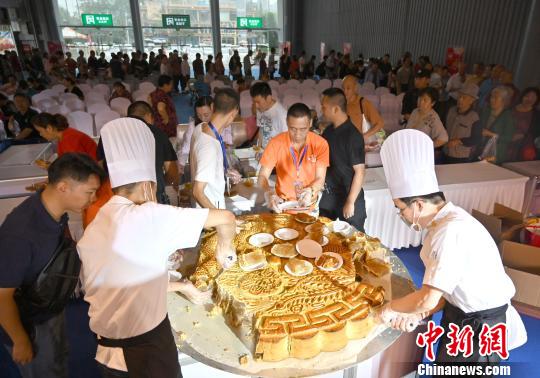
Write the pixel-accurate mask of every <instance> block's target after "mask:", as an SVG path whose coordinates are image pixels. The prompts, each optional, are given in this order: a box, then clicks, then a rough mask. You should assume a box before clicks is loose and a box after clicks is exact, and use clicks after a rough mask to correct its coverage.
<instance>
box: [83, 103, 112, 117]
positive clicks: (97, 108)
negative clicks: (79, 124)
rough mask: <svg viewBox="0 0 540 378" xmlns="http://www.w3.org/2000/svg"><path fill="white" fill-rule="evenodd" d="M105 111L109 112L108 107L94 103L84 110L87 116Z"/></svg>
mask: <svg viewBox="0 0 540 378" xmlns="http://www.w3.org/2000/svg"><path fill="white" fill-rule="evenodd" d="M107 110H111V108H110V107H109V105H107V104H101V103H95V104H91V105H88V108H87V109H86V111H87V112H88V114H92V115H94V114H97V113H100V112H104V111H107Z"/></svg>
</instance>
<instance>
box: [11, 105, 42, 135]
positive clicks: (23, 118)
mask: <svg viewBox="0 0 540 378" xmlns="http://www.w3.org/2000/svg"><path fill="white" fill-rule="evenodd" d="M37 114H38V112H36V111H35V110H34V109H32V108H29V109H28V110H27V111H26V113H24V114H21V113H20V112H17V113H15V114H13V118H14V119H15V121H17V122H18V123H19V128H20V129H21V131H23V130H24V129H31V130H32V132H31V133H30V135H28V136H27V137H26V139H27V140H28V139H41V137H40V136H39V133H38V132H37V130H36V129H35V128H34V125H32V118H34V116H35V115H37Z"/></svg>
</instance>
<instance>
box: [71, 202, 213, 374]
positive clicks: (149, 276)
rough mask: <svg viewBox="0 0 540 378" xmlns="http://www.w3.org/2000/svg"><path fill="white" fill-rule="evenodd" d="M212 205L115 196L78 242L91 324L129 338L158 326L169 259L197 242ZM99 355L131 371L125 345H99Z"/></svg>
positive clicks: (164, 308) (102, 332) (164, 304)
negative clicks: (139, 200)
mask: <svg viewBox="0 0 540 378" xmlns="http://www.w3.org/2000/svg"><path fill="white" fill-rule="evenodd" d="M207 218H208V210H207V209H189V208H185V209H184V208H179V207H173V206H168V205H160V204H157V203H154V202H148V203H145V204H143V205H136V204H134V203H133V202H132V201H130V200H129V199H127V198H125V197H121V196H113V197H112V198H111V199H110V200H109V202H107V203H106V204H105V205H104V206H103V207H102V208H101V209H100V210H99V212H98V213H97V215H96V218H95V219H94V220H93V221H92V223H90V225H89V226H88V227H87V228H86V230H85V232H84V235H83V237H82V238H81V240H80V241H79V243H78V244H77V250H78V252H79V257H80V259H81V261H82V272H81V281H82V285H83V288H84V290H85V296H84V299H85V300H86V301H87V302H88V303H89V304H90V309H89V310H88V315H89V316H90V329H91V330H92V331H93V332H95V333H96V334H97V335H98V336H103V337H107V338H112V339H123V338H128V337H133V336H138V335H141V334H143V333H145V332H148V331H150V330H152V329H154V328H155V327H156V326H157V325H158V324H159V323H161V321H163V319H164V318H165V316H166V314H167V302H166V300H167V283H168V275H167V259H168V257H169V255H170V254H172V253H174V252H175V251H176V250H177V249H182V248H191V247H194V246H195V245H196V244H197V241H198V240H199V237H200V233H201V230H202V229H203V227H204V223H205V222H206V220H207ZM96 360H97V361H98V362H100V363H101V364H104V365H107V366H109V367H110V368H113V369H118V370H124V371H125V370H127V369H126V366H125V361H124V355H123V352H122V349H121V348H107V347H102V346H98V350H97V352H96Z"/></svg>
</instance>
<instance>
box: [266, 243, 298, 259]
mask: <svg viewBox="0 0 540 378" xmlns="http://www.w3.org/2000/svg"><path fill="white" fill-rule="evenodd" d="M270 252H271V253H272V254H273V255H275V256H278V257H283V258H286V259H290V258H292V257H294V256H296V255H298V252H297V251H296V249H295V248H294V245H292V244H291V243H283V244H275V245H273V246H272V249H271V250H270Z"/></svg>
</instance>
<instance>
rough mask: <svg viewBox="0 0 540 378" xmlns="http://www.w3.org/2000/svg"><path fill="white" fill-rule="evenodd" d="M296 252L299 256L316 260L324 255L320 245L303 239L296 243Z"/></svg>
mask: <svg viewBox="0 0 540 378" xmlns="http://www.w3.org/2000/svg"><path fill="white" fill-rule="evenodd" d="M296 250H297V251H298V253H299V254H301V255H302V256H305V257H309V258H316V257H319V256H320V255H321V254H322V247H321V245H320V244H319V243H317V242H316V241H314V240H311V239H302V240H300V241H299V242H298V243H296Z"/></svg>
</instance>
